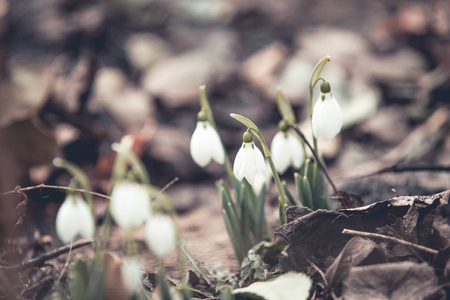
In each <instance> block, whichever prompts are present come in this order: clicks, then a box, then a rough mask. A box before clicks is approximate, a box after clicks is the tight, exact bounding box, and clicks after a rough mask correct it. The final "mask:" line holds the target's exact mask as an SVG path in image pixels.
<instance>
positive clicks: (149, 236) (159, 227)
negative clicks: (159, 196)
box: [145, 214, 177, 260]
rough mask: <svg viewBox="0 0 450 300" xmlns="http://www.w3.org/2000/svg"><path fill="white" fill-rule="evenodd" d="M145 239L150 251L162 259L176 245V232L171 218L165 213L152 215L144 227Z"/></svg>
mask: <svg viewBox="0 0 450 300" xmlns="http://www.w3.org/2000/svg"><path fill="white" fill-rule="evenodd" d="M145 241H146V242H147V246H148V247H149V248H150V249H151V250H152V252H153V253H154V254H155V255H156V256H157V257H158V258H159V259H160V260H163V259H164V258H165V257H166V256H167V255H168V254H170V253H171V252H172V251H174V250H175V248H176V246H177V233H176V228H175V224H174V222H173V220H172V219H171V218H170V217H169V216H166V215H161V214H155V215H153V216H152V217H151V218H150V219H149V220H148V221H147V226H146V227H145Z"/></svg>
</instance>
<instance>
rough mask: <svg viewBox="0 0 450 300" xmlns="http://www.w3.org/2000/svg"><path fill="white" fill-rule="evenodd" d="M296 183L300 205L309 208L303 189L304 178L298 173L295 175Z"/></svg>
mask: <svg viewBox="0 0 450 300" xmlns="http://www.w3.org/2000/svg"><path fill="white" fill-rule="evenodd" d="M294 181H295V187H296V188H297V195H298V198H299V199H300V203H301V204H302V205H303V206H308V205H307V204H306V202H305V191H304V188H303V177H302V176H301V175H300V174H298V173H294Z"/></svg>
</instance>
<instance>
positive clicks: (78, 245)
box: [0, 239, 93, 272]
mask: <svg viewBox="0 0 450 300" xmlns="http://www.w3.org/2000/svg"><path fill="white" fill-rule="evenodd" d="M92 242H93V240H90V239H83V240H80V241H78V242H76V243H73V244H70V245H65V246H62V247H60V248H58V249H55V250H53V251H51V252H49V253H46V254H44V255H42V256H39V257H36V258H33V259H31V260H29V261H27V262H24V263H21V264H17V265H12V266H0V271H6V272H7V271H21V270H24V269H28V268H32V267H34V266H38V265H41V264H43V263H44V262H46V261H48V260H50V259H53V258H55V257H58V256H60V255H61V254H64V253H66V252H69V251H72V250H75V249H78V248H81V247H84V246H87V245H90V244H92Z"/></svg>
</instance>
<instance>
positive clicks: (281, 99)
mask: <svg viewBox="0 0 450 300" xmlns="http://www.w3.org/2000/svg"><path fill="white" fill-rule="evenodd" d="M277 106H278V111H279V112H280V115H281V116H282V118H283V119H284V120H286V121H288V122H289V123H290V124H295V123H296V118H295V113H294V109H293V108H292V105H291V102H289V100H288V99H287V98H286V96H285V95H284V94H283V92H282V91H281V89H278V90H277Z"/></svg>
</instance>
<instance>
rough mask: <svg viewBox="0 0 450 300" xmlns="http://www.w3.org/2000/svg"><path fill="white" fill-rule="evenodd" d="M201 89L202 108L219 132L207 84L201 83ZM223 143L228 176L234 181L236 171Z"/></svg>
mask: <svg viewBox="0 0 450 300" xmlns="http://www.w3.org/2000/svg"><path fill="white" fill-rule="evenodd" d="M199 90H200V106H201V109H202V110H204V111H205V112H206V118H207V119H208V121H209V123H210V124H211V126H212V127H213V128H214V130H215V131H216V132H217V134H219V131H218V130H217V126H216V122H215V121H214V116H213V114H212V110H211V106H210V105H209V101H208V97H207V96H206V86H205V85H201V86H200V87H199ZM219 136H220V135H219ZM221 142H222V141H221ZM221 144H222V148H223V152H224V153H225V169H226V171H227V174H228V177H229V178H230V182H231V183H233V181H234V173H233V168H232V167H231V161H230V158H229V157H228V155H226V153H227V151H226V149H225V146H224V145H223V143H221Z"/></svg>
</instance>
